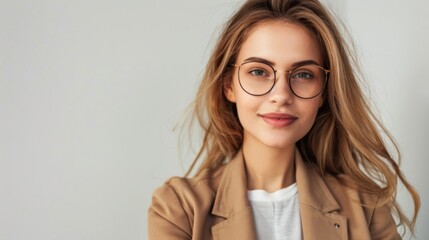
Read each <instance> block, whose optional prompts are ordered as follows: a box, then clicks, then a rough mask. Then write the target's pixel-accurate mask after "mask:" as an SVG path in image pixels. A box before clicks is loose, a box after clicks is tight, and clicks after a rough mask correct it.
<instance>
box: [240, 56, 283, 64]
mask: <svg viewBox="0 0 429 240" xmlns="http://www.w3.org/2000/svg"><path fill="white" fill-rule="evenodd" d="M243 62H262V63H266V64H268V65H271V66H274V65H275V63H274V62H271V61H270V60H267V59H265V58H261V57H249V58H246V59H245V60H244V61H243Z"/></svg>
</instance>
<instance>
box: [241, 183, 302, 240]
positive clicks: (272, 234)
mask: <svg viewBox="0 0 429 240" xmlns="http://www.w3.org/2000/svg"><path fill="white" fill-rule="evenodd" d="M247 196H248V199H249V202H250V205H251V206H252V210H253V215H254V218H255V225H256V234H257V239H260V240H280V239H281V240H286V239H288V240H289V239H293V240H298V239H299V240H301V239H302V230H301V216H300V213H299V199H298V189H297V186H296V183H294V184H292V185H290V186H288V187H287V188H283V189H280V190H278V191H275V192H272V193H269V192H266V191H264V190H250V191H247Z"/></svg>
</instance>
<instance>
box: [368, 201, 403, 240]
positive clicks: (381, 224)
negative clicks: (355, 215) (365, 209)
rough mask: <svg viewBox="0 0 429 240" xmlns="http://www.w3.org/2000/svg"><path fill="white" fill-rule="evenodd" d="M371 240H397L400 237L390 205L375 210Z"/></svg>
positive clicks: (370, 229) (371, 226) (371, 227)
mask: <svg viewBox="0 0 429 240" xmlns="http://www.w3.org/2000/svg"><path fill="white" fill-rule="evenodd" d="M369 231H370V233H371V239H373V240H397V239H402V237H401V236H400V235H399V233H398V230H397V226H396V223H395V220H394V219H393V217H392V211H391V208H390V207H389V205H388V204H386V205H384V206H380V207H377V208H375V209H374V212H373V215H372V219H371V222H370V225H369Z"/></svg>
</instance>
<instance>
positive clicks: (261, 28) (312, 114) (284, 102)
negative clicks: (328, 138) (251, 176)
mask: <svg viewBox="0 0 429 240" xmlns="http://www.w3.org/2000/svg"><path fill="white" fill-rule="evenodd" d="M251 58H252V59H253V58H257V59H259V60H262V61H266V62H271V63H272V66H273V67H274V69H278V70H289V69H291V68H292V67H293V66H294V65H296V64H299V63H300V62H303V61H313V62H315V63H317V64H318V65H320V66H323V65H322V64H323V63H322V57H321V54H320V48H319V45H318V43H317V41H316V39H315V37H314V36H313V35H312V34H311V33H310V32H309V31H307V30H306V28H304V27H303V26H301V25H299V24H294V23H287V22H284V21H270V22H264V23H261V24H259V25H257V26H256V27H255V28H254V29H252V31H251V32H250V34H249V36H248V38H247V39H246V41H245V42H244V43H243V46H242V47H241V49H240V52H239V54H238V57H237V60H236V62H235V64H236V65H240V64H241V63H243V62H247V61H249V59H251ZM238 71H239V68H238V67H236V68H235V72H234V75H233V79H232V84H231V87H230V88H228V89H226V90H225V95H226V97H227V99H228V100H229V101H231V102H234V103H236V106H237V112H238V117H239V120H240V123H241V125H242V126H243V129H244V143H246V142H255V143H258V144H259V143H261V144H264V145H266V146H269V147H273V148H281V149H284V148H288V147H291V146H293V145H294V144H295V143H296V142H297V141H298V140H300V139H301V138H302V137H304V136H305V134H307V132H308V131H309V130H310V128H311V127H312V125H313V123H314V120H315V118H316V114H317V110H318V109H319V107H320V106H322V103H323V98H322V96H321V95H322V94H319V95H318V96H316V97H314V98H311V99H302V98H299V97H297V96H295V95H294V94H293V93H292V91H291V89H290V87H289V85H288V80H287V76H288V73H286V72H284V71H278V73H277V83H276V84H275V85H274V88H272V90H271V91H270V92H268V93H267V94H265V95H262V96H252V95H250V94H248V93H246V92H245V91H244V90H243V89H242V88H241V87H240V83H239V79H238ZM250 73H251V74H252V75H255V74H256V75H263V74H264V73H263V72H261V71H258V70H257V71H252V72H250ZM241 76H242V75H241ZM242 78H243V77H242Z"/></svg>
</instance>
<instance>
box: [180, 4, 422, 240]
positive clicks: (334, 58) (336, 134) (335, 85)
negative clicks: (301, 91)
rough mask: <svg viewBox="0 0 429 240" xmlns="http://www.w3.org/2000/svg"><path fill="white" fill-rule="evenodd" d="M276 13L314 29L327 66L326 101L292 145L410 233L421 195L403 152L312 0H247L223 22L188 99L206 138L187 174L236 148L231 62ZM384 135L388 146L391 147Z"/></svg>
mask: <svg viewBox="0 0 429 240" xmlns="http://www.w3.org/2000/svg"><path fill="white" fill-rule="evenodd" d="M278 20H280V21H287V22H290V23H296V24H300V25H302V26H304V27H305V28H307V29H308V30H309V31H310V32H312V33H313V34H314V35H315V36H316V39H317V40H318V42H319V45H320V48H321V54H322V57H323V60H324V67H325V68H327V69H330V76H329V81H328V82H327V88H326V90H325V93H324V94H325V95H324V97H325V101H324V104H323V106H322V107H321V108H320V109H319V111H318V114H317V117H316V120H315V123H314V125H313V127H312V128H311V130H310V131H309V132H308V133H307V135H306V136H304V138H302V139H301V140H300V141H298V142H297V144H296V145H297V147H298V149H299V150H300V152H301V154H302V155H303V159H304V161H306V162H308V163H309V164H312V165H313V166H315V168H316V169H317V171H318V172H319V174H320V175H324V174H331V175H333V176H336V177H337V178H338V179H340V180H341V179H342V181H343V183H345V184H347V185H348V186H352V187H354V188H356V189H358V190H359V191H361V192H366V193H370V194H377V195H378V196H380V200H379V202H378V203H377V206H380V205H385V204H389V205H391V206H392V207H391V209H392V212H393V213H395V214H396V216H397V218H398V220H399V224H400V225H405V226H406V227H408V228H409V229H410V230H411V233H412V234H414V226H415V223H416V218H417V214H418V211H419V208H420V199H419V196H418V194H417V192H416V190H415V189H414V188H413V186H412V185H411V184H410V183H409V182H408V181H407V180H406V179H405V177H404V175H403V173H402V172H401V170H400V168H399V162H400V153H399V149H398V147H397V144H396V143H395V140H394V139H393V137H392V136H391V135H390V133H389V132H388V131H387V130H386V129H385V128H384V126H383V125H382V123H381V122H380V121H379V120H378V119H377V117H376V116H375V115H374V113H373V112H372V111H371V108H370V106H369V105H368V103H367V102H366V100H365V96H364V94H363V92H362V90H361V87H360V84H359V74H358V67H357V65H358V64H357V62H356V61H355V57H354V56H355V55H354V54H353V53H352V51H351V50H350V48H349V47H348V46H347V43H346V41H345V39H344V38H343V37H342V35H341V34H340V31H339V28H338V27H337V26H336V24H335V22H334V20H333V17H332V14H331V13H330V12H328V11H327V9H325V8H324V7H323V6H322V5H321V3H320V2H319V1H317V0H248V1H246V2H245V3H244V4H243V5H242V6H241V8H240V9H238V11H237V12H235V14H234V15H233V16H232V17H231V19H230V20H229V21H228V22H227V23H226V25H225V27H224V29H223V32H222V33H221V34H220V37H219V39H218V41H217V43H216V45H215V48H214V50H213V53H212V55H211V57H210V59H209V61H208V63H207V66H206V69H205V73H204V76H203V79H202V82H201V85H200V87H199V89H198V92H197V95H196V97H195V99H194V101H193V103H192V105H191V107H192V110H193V114H192V120H191V122H192V123H191V125H193V123H194V122H193V121H194V120H197V121H198V122H197V123H198V125H199V126H200V127H201V128H202V130H203V139H202V144H201V147H200V148H199V150H198V152H197V154H196V157H195V159H194V161H193V163H192V164H191V166H190V168H189V170H188V171H187V173H186V176H189V175H190V174H191V172H193V170H194V168H195V166H196V165H197V163H199V168H198V170H197V171H196V174H198V173H199V172H201V171H202V170H203V169H206V168H217V167H218V166H220V165H221V164H222V163H223V162H225V161H228V160H229V159H230V158H232V157H233V156H234V155H235V154H236V153H237V152H238V150H239V149H240V148H241V146H242V143H243V129H242V126H241V124H240V122H239V120H238V116H237V112H236V107H235V104H234V103H231V102H229V101H228V100H227V99H226V97H225V95H224V90H225V88H226V87H228V86H229V84H231V80H232V74H233V73H234V70H233V68H232V67H231V64H233V63H234V62H235V60H236V58H237V55H238V52H239V51H240V48H241V46H242V44H243V42H244V41H245V40H246V37H247V36H248V35H249V32H250V31H251V29H253V28H254V27H255V26H256V25H257V24H259V23H261V22H266V21H278ZM385 140H388V142H389V143H390V144H392V145H393V147H394V150H395V151H394V152H393V154H392V153H391V152H389V151H388V149H387V146H386V142H385ZM394 155H395V156H396V159H395V157H394ZM342 175H346V176H348V177H347V178H346V179H348V180H347V181H344V178H340V176H342ZM398 179H399V180H400V181H401V182H402V184H403V185H404V186H405V188H406V189H407V190H408V192H409V193H410V195H411V197H412V199H413V202H414V214H413V217H412V218H408V217H407V216H406V215H405V214H404V213H403V211H402V210H401V208H400V206H399V205H398V203H397V202H396V200H395V197H396V193H397V187H398V182H397V180H398Z"/></svg>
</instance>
